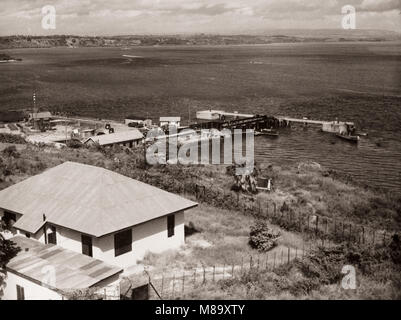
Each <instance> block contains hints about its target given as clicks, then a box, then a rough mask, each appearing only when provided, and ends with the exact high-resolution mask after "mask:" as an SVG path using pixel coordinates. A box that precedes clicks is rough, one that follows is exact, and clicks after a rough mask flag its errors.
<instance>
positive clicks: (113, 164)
mask: <svg viewBox="0 0 401 320" xmlns="http://www.w3.org/2000/svg"><path fill="white" fill-rule="evenodd" d="M2 139H3V140H4V139H6V138H4V137H3V138H2ZM6 140H7V141H9V140H8V139H6ZM20 142H21V143H24V142H23V141H20ZM19 146H21V144H20V145H19ZM23 146H24V148H21V147H19V148H18V149H16V148H13V147H12V146H11V147H7V148H5V149H4V150H3V151H2V152H1V154H0V188H1V189H2V188H5V187H7V186H9V185H11V184H13V183H17V182H19V181H21V180H23V179H26V178H27V177H29V176H32V175H35V174H38V173H40V172H43V171H44V170H45V169H46V168H49V167H53V166H56V165H58V164H61V163H62V162H64V161H76V162H81V163H86V164H90V165H96V166H100V167H104V168H107V169H110V170H113V171H115V172H118V173H121V174H123V175H126V176H129V177H132V178H134V179H138V180H140V181H143V182H146V183H149V184H152V185H154V186H157V187H160V188H162V189H165V190H168V191H170V192H174V193H178V194H181V195H183V196H186V197H190V198H192V199H195V197H196V198H197V199H198V201H200V202H201V203H202V206H201V207H200V209H195V210H194V211H193V212H192V211H191V212H190V213H189V214H188V215H187V219H186V225H187V229H188V230H192V232H190V233H189V234H188V235H187V237H188V241H189V242H191V241H192V242H193V241H195V242H197V241H201V242H205V241H206V243H209V244H210V247H209V246H208V247H207V248H204V249H202V248H200V249H199V248H198V249H195V250H192V251H190V254H189V255H185V254H184V253H183V252H182V254H181V253H180V252H178V253H177V254H176V255H171V254H168V255H167V256H165V255H150V256H148V257H145V260H144V263H146V264H148V265H154V266H155V267H157V266H160V264H162V265H163V266H166V265H170V264H177V263H178V264H179V265H181V266H182V267H185V266H186V265H187V264H188V265H191V264H193V263H194V262H195V263H196V262H199V261H201V260H202V261H203V262H205V263H207V265H209V266H210V265H212V264H213V263H225V261H229V262H230V263H233V264H234V263H235V264H238V263H239V259H240V258H241V257H243V256H244V254H245V255H252V254H255V255H258V254H259V253H260V252H258V250H257V249H252V247H251V246H250V245H249V244H248V235H249V232H250V231H251V229H252V228H251V227H252V224H253V222H254V221H257V220H258V219H266V217H265V218H263V217H264V216H263V214H264V213H263V212H264V211H263V210H262V211H261V212H262V215H261V214H260V213H259V214H258V209H257V208H258V204H260V203H262V204H268V206H269V207H270V208H272V207H273V204H274V206H275V207H276V208H277V212H278V215H281V217H282V218H283V215H284V216H285V215H287V214H288V215H289V213H288V212H292V214H295V216H296V217H298V218H297V220H295V221H300V220H299V219H300V218H299V217H303V216H308V217H317V216H319V217H323V218H327V219H335V220H337V221H341V222H343V223H344V221H346V222H347V223H350V224H353V225H354V228H355V227H356V226H359V227H361V226H363V227H366V233H370V235H368V234H366V235H364V238H363V239H364V240H363V242H362V241H361V240H360V239H359V240H358V241H352V242H349V239H348V242H347V241H344V237H343V238H336V237H330V232H331V233H332V232H333V231H332V229H328V232H329V234H323V235H320V233H321V231H322V230H318V232H317V233H316V234H315V235H311V234H310V232H309V233H308V230H306V231H305V230H304V229H302V228H301V229H299V228H298V227H297V225H298V224H297V223H295V224H294V223H292V224H291V223H288V220H285V219H284V220H283V219H278V217H275V216H271V215H270V216H269V218H268V221H269V226H270V225H271V226H272V227H273V228H275V229H277V230H280V231H279V232H280V233H281V234H282V235H283V237H282V239H281V240H280V241H279V245H285V246H290V247H292V248H296V247H298V249H300V248H301V247H300V245H301V242H303V241H307V242H312V243H314V249H313V250H312V251H308V253H307V255H306V256H305V257H304V258H303V259H302V260H301V259H295V260H291V261H290V262H289V263H286V264H284V265H281V266H280V267H278V268H276V269H274V270H270V269H269V270H258V272H256V271H255V270H251V271H250V272H245V273H244V274H243V275H241V276H240V277H235V278H232V279H225V280H219V281H216V282H214V283H207V284H205V285H204V286H202V287H201V288H193V290H191V292H187V293H186V297H187V298H221V297H225V298H227V297H229V298H233V299H236V298H250V299H261V298H380V297H383V298H399V297H400V292H401V291H400V284H401V278H400V275H401V273H400V252H401V251H400V250H401V249H400V241H399V238H398V236H397V235H395V236H394V234H397V233H399V232H400V229H401V199H400V195H397V194H390V193H386V192H384V191H380V190H372V189H370V188H366V187H362V186H358V185H357V184H354V183H353V182H352V180H350V179H348V178H347V177H343V176H341V175H339V174H337V173H336V172H333V171H329V170H326V169H324V168H321V167H320V166H319V165H318V164H314V163H306V164H305V163H303V164H300V165H299V166H298V167H279V166H268V167H265V166H258V167H257V174H258V175H263V176H269V177H272V179H273V181H274V191H273V192H270V193H262V194H258V195H253V194H244V193H235V192H233V191H231V190H230V189H231V187H232V185H233V184H234V178H233V176H232V175H231V173H230V170H227V167H225V166H183V165H174V166H164V165H163V166H162V165H160V166H152V167H150V166H145V164H144V161H143V151H141V150H140V149H139V150H135V151H130V150H123V149H121V148H117V147H116V148H112V149H103V148H100V147H99V148H92V149H86V148H78V149H70V148H63V149H61V150H58V149H54V148H50V147H45V146H34V145H31V144H23ZM196 186H198V187H196ZM199 186H203V188H200V189H201V190H203V191H199ZM200 192H202V196H199V194H198V193H200ZM235 199H239V201H236V200H235ZM205 206H206V207H205ZM219 208H221V209H219ZM271 212H272V211H271V210H270V214H271ZM323 228H324V227H323ZM253 230H255V229H253ZM369 230H375V232H379V231H382V232H385V233H387V239H385V240H384V241H382V239H376V241H375V242H374V244H372V242H371V233H372V232H371V231H369ZM326 231H327V230H326ZM385 233H384V234H385ZM378 235H379V233H377V237H378ZM369 236H370V238H369ZM191 237H192V240H191ZM365 238H366V239H367V240H366V242H365ZM302 239H303V240H302ZM320 239H326V244H325V245H322V246H320ZM369 239H370V240H369ZM354 240H357V239H354ZM328 244H330V245H328ZM172 257H175V258H174V259H172ZM166 259H167V260H166ZM233 259H234V260H235V261H234V260H233ZM345 264H351V265H353V266H355V268H356V269H357V275H358V280H357V281H358V289H357V290H350V291H344V290H341V287H340V284H339V281H340V280H341V278H342V276H343V275H342V274H341V268H342V266H343V265H345Z"/></svg>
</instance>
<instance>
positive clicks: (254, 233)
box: [249, 221, 280, 252]
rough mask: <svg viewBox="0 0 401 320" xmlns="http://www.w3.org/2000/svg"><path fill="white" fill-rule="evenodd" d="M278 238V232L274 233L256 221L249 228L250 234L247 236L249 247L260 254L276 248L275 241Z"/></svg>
mask: <svg viewBox="0 0 401 320" xmlns="http://www.w3.org/2000/svg"><path fill="white" fill-rule="evenodd" d="M279 237H280V233H279V232H274V231H273V230H272V229H270V228H269V227H268V226H267V224H266V222H264V221H257V222H256V223H255V224H254V225H252V226H251V232H250V234H249V245H250V246H251V247H252V248H253V249H257V250H259V251H261V252H266V251H268V250H270V249H272V248H274V247H275V246H277V240H278V238H279Z"/></svg>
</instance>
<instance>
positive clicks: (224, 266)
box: [223, 263, 226, 280]
mask: <svg viewBox="0 0 401 320" xmlns="http://www.w3.org/2000/svg"><path fill="white" fill-rule="evenodd" d="M225 268H226V264H225V263H224V265H223V280H224V270H225Z"/></svg>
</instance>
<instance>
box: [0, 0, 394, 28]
mask: <svg viewBox="0 0 401 320" xmlns="http://www.w3.org/2000/svg"><path fill="white" fill-rule="evenodd" d="M45 5H52V6H54V8H55V9H56V28H55V29H51V30H46V29H43V28H42V18H43V14H42V7H44V6H45ZM344 5H352V6H354V7H355V10H356V29H383V30H389V31H398V32H401V14H400V9H401V0H0V35H14V34H25V35H50V34H74V35H128V34H188V33H216V34H238V33H243V34H244V33H263V31H266V30H274V29H340V28H341V21H342V18H343V15H342V13H341V8H342V7H343V6H344Z"/></svg>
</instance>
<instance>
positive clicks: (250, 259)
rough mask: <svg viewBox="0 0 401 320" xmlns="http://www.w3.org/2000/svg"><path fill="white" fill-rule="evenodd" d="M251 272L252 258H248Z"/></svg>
mask: <svg viewBox="0 0 401 320" xmlns="http://www.w3.org/2000/svg"><path fill="white" fill-rule="evenodd" d="M251 270H252V256H250V257H249V271H251Z"/></svg>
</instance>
